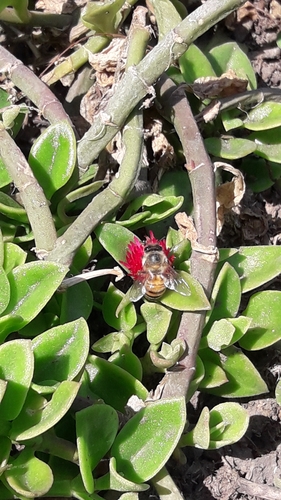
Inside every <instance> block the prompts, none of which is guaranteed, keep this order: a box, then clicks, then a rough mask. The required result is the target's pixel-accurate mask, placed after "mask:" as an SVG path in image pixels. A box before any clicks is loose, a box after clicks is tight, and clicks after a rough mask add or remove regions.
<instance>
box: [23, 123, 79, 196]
mask: <svg viewBox="0 0 281 500" xmlns="http://www.w3.org/2000/svg"><path fill="white" fill-rule="evenodd" d="M75 161H76V141H75V136H74V133H73V130H72V128H71V126H70V124H69V123H67V122H59V123H56V124H54V125H50V126H49V127H48V128H47V129H46V130H45V132H43V133H42V134H41V135H40V136H39V137H38V139H37V140H36V141H35V143H34V144H33V146H32V148H31V152H30V155H29V159H28V162H29V164H30V166H31V168H32V170H33V172H34V175H35V177H36V179H37V180H38V182H39V183H40V185H41V186H42V188H43V189H44V192H45V195H46V197H47V198H48V200H49V199H50V198H51V197H52V195H53V194H54V193H55V191H57V190H58V189H59V188H61V187H62V186H64V184H66V183H67V181H68V180H69V179H70V177H71V174H72V172H73V169H74V167H75Z"/></svg>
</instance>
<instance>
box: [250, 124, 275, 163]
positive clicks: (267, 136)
mask: <svg viewBox="0 0 281 500" xmlns="http://www.w3.org/2000/svg"><path fill="white" fill-rule="evenodd" d="M280 133H281V127H276V128H273V129H271V130H263V131H258V132H253V133H252V134H250V135H249V137H248V139H249V140H251V141H254V142H255V144H256V150H255V154H256V155H258V156H261V157H262V158H265V159H266V160H269V161H274V162H276V163H281V143H280Z"/></svg>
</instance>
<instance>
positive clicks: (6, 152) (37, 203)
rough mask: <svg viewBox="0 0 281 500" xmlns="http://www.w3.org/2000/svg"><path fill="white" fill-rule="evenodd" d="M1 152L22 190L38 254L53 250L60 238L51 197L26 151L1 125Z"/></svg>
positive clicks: (17, 185)
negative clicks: (50, 201) (55, 224)
mask: <svg viewBox="0 0 281 500" xmlns="http://www.w3.org/2000/svg"><path fill="white" fill-rule="evenodd" d="M0 155H1V158H2V160H3V162H4V164H5V166H6V168H7V169H8V171H9V174H10V176H11V177H12V179H13V181H14V183H15V186H16V187H17V188H18V190H19V193H20V196H21V200H22V202H23V205H24V208H25V210H26V212H27V214H28V218H29V221H30V225H31V227H32V230H33V234H34V239H35V245H36V249H37V251H38V255H39V252H40V251H43V253H44V252H49V251H50V250H52V249H53V247H54V244H55V241H56V230H55V226H54V223H53V218H52V214H51V211H50V209H49V204H48V201H47V199H46V197H45V195H44V192H43V189H42V188H41V186H40V185H39V184H38V182H37V180H36V179H35V177H34V175H33V172H32V170H31V168H30V166H29V165H28V163H27V161H26V159H25V157H24V155H23V153H22V152H21V150H20V149H19V148H18V146H17V145H16V143H15V142H14V141H13V139H12V138H11V136H10V134H9V133H8V132H7V130H5V129H4V128H0Z"/></svg>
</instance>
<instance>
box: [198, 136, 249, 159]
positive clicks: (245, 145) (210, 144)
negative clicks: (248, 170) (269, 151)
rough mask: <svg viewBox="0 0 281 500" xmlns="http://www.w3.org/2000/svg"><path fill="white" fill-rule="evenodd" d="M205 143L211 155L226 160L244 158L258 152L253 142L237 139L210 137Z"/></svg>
mask: <svg viewBox="0 0 281 500" xmlns="http://www.w3.org/2000/svg"><path fill="white" fill-rule="evenodd" d="M204 143H205V146H206V148H207V150H208V152H209V153H210V154H212V155H213V156H218V157H220V158H225V159H226V160H237V158H243V157H244V156H247V155H250V154H251V153H253V152H254V151H256V148H257V146H256V144H255V142H254V141H253V140H249V139H239V138H235V137H221V138H219V137H208V138H207V139H205V141H204Z"/></svg>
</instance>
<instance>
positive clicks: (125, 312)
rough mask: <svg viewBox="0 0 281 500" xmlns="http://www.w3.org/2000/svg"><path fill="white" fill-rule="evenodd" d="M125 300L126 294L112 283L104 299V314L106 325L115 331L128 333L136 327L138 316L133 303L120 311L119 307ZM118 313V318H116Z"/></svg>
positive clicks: (129, 303)
mask: <svg viewBox="0 0 281 500" xmlns="http://www.w3.org/2000/svg"><path fill="white" fill-rule="evenodd" d="M123 298H124V294H123V293H122V292H121V291H120V290H118V289H117V288H116V287H115V286H114V285H113V284H112V283H111V284H110V285H109V287H108V290H107V292H106V294H105V296H104V299H103V303H102V314H103V317H104V320H105V321H106V323H107V324H108V325H110V326H112V327H113V328H114V329H115V330H121V331H126V330H131V329H132V328H133V327H134V326H135V324H136V322H137V314H136V309H135V306H134V305H133V304H132V302H131V301H129V302H128V304H125V306H124V307H123V308H122V310H120V308H119V307H118V306H119V305H120V304H121V301H122V299H123ZM117 311H118V316H116V314H117Z"/></svg>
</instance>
